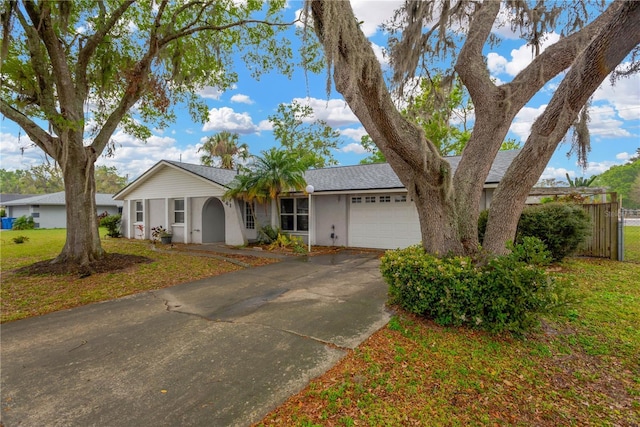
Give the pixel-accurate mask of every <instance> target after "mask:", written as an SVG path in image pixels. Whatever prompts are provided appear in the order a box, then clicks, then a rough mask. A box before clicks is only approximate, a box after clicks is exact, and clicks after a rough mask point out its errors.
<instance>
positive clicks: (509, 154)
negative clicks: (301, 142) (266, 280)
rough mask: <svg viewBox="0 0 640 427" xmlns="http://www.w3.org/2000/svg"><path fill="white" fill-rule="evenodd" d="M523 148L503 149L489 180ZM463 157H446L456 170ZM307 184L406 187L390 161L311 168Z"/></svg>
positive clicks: (328, 188) (319, 186)
mask: <svg viewBox="0 0 640 427" xmlns="http://www.w3.org/2000/svg"><path fill="white" fill-rule="evenodd" d="M519 152H520V150H511V151H500V152H498V155H497V156H496V159H495V160H494V162H493V165H492V166H491V170H490V171H489V175H488V176H487V180H486V183H487V184H493V183H498V182H500V180H501V179H502V177H503V176H504V174H505V172H506V171H507V168H508V167H509V165H510V164H511V162H512V161H513V159H514V158H515V156H517V155H518V153H519ZM460 158H461V157H460V156H454V157H447V158H446V159H447V161H449V163H450V164H451V167H452V169H453V172H455V170H456V168H457V167H458V164H459V163H460ZM305 178H306V180H307V183H309V184H311V185H313V187H314V191H349V190H383V189H393V188H404V185H402V182H400V179H399V178H398V176H397V175H396V174H395V172H394V171H393V169H391V166H390V165H389V164H388V163H373V164H368V165H355V166H337V167H330V168H324V169H312V170H309V171H307V173H306V174H305Z"/></svg>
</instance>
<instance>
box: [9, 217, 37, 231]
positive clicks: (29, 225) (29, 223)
mask: <svg viewBox="0 0 640 427" xmlns="http://www.w3.org/2000/svg"><path fill="white" fill-rule="evenodd" d="M34 228H36V223H35V221H34V220H33V217H30V216H26V215H22V216H21V217H20V218H16V219H15V221H13V228H12V229H13V230H33V229H34Z"/></svg>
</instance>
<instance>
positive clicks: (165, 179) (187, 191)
mask: <svg viewBox="0 0 640 427" xmlns="http://www.w3.org/2000/svg"><path fill="white" fill-rule="evenodd" d="M224 192H225V188H224V187H222V186H220V185H218V184H215V183H213V182H210V181H207V180H205V179H204V178H198V177H195V176H193V175H191V174H188V173H186V172H182V171H180V170H176V169H174V168H171V167H168V166H166V167H164V168H162V169H160V170H158V172H157V173H155V174H154V175H153V179H150V180H148V181H146V182H144V183H142V184H141V185H139V186H137V187H136V188H134V189H133V190H132V191H131V192H130V193H129V194H127V196H126V198H127V199H164V198H165V197H169V198H176V197H199V196H202V195H205V194H206V195H210V196H222V195H223V194H224Z"/></svg>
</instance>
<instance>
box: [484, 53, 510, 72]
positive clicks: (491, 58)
mask: <svg viewBox="0 0 640 427" xmlns="http://www.w3.org/2000/svg"><path fill="white" fill-rule="evenodd" d="M508 62H509V61H507V58H505V57H504V56H502V55H498V54H497V53H495V52H489V53H488V54H487V67H488V68H489V71H490V72H491V73H492V74H502V73H504V71H505V69H506V68H507V63H508Z"/></svg>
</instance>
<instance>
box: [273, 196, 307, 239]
mask: <svg viewBox="0 0 640 427" xmlns="http://www.w3.org/2000/svg"><path fill="white" fill-rule="evenodd" d="M284 200H293V212H287V213H284V212H282V202H283V201H284ZM303 202H304V203H307V207H306V212H298V203H303ZM283 216H287V217H293V229H291V230H288V229H285V228H284V227H283V226H282V217H283ZM302 217H306V219H307V221H306V223H307V229H306V230H301V229H300V228H299V227H298V223H299V222H300V219H302ZM279 222H280V229H281V230H282V231H285V232H287V233H308V232H309V199H308V198H306V197H282V198H280V218H279Z"/></svg>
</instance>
